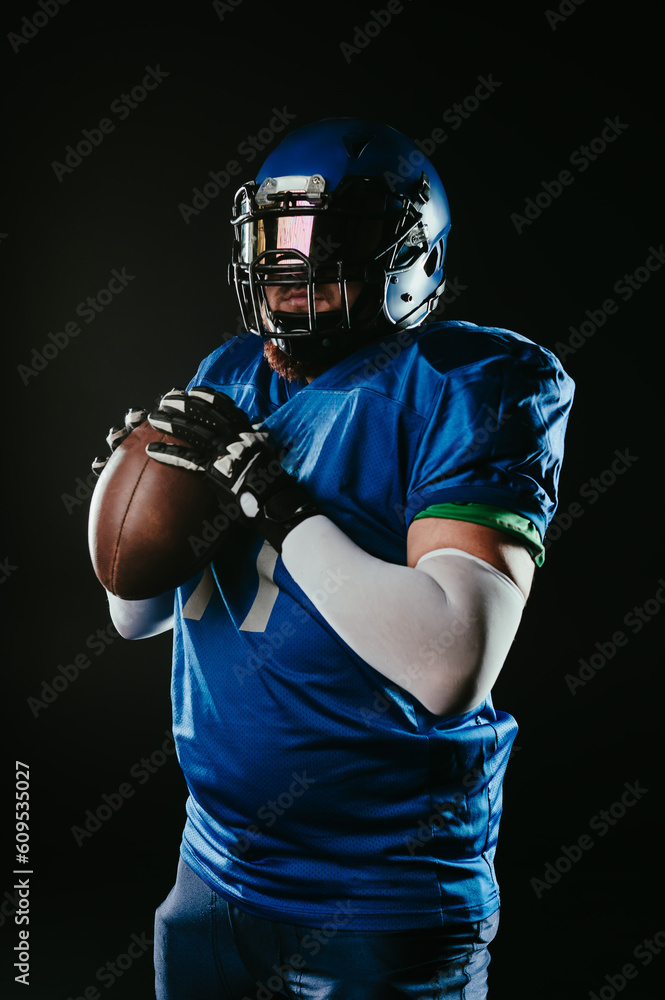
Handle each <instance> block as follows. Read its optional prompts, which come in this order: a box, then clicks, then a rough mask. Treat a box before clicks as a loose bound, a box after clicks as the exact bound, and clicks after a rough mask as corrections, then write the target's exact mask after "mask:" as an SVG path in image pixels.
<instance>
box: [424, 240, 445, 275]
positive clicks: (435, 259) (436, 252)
mask: <svg viewBox="0 0 665 1000" xmlns="http://www.w3.org/2000/svg"><path fill="white" fill-rule="evenodd" d="M440 263H441V242H440V241H439V242H438V243H437V244H436V245H435V246H433V247H432V249H431V250H430V252H429V253H428V255H427V259H426V261H425V263H424V264H423V270H424V271H425V274H426V275H427V277H428V278H431V277H432V275H433V274H434V272H435V271H436V270H437V268H438V267H439V264H440Z"/></svg>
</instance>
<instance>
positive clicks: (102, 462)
mask: <svg viewBox="0 0 665 1000" xmlns="http://www.w3.org/2000/svg"><path fill="white" fill-rule="evenodd" d="M147 416H148V411H147V410H140V409H135V408H134V407H132V408H130V409H129V410H127V413H126V414H125V422H124V424H118V425H116V426H114V427H112V428H111V430H110V431H109V432H108V435H107V437H106V443H107V445H108V446H109V448H110V449H111V453H113V452H114V451H115V450H116V448H118V447H119V446H120V445H121V444H122V442H123V441H124V440H125V438H126V437H128V435H129V434H131V432H132V431H133V430H134V428H135V427H138V426H139V424H142V423H143V421H144V420H145V419H146V417H147ZM110 457H111V455H105V456H102V457H101V458H100V457H99V456H97V457H96V458H94V459H93V461H92V471H93V472H94V473H95V475H96V476H101V474H102V472H103V471H104V469H105V468H106V465H107V463H108V460H109V458H110Z"/></svg>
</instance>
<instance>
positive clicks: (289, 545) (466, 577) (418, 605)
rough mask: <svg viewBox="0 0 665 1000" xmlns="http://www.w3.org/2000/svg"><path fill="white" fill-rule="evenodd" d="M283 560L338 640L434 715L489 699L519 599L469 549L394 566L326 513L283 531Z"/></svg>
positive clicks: (518, 594)
mask: <svg viewBox="0 0 665 1000" xmlns="http://www.w3.org/2000/svg"><path fill="white" fill-rule="evenodd" d="M282 559H283V560H284V565H285V566H286V568H287V570H288V571H289V573H290V574H291V576H292V577H293V579H294V580H295V582H296V583H297V584H298V586H299V587H300V588H301V589H302V590H303V591H304V593H305V594H306V595H307V597H308V598H309V599H310V600H311V601H312V603H313V604H314V605H315V606H316V607H317V609H318V611H319V612H320V613H321V615H322V616H323V617H324V618H325V620H326V621H327V622H328V624H329V625H330V626H331V627H332V628H333V629H334V630H335V631H336V632H337V634H338V635H339V636H340V638H341V639H343V640H344V642H345V643H346V644H347V645H348V646H350V647H351V649H352V650H353V651H354V652H355V653H357V655H358V656H360V657H361V658H362V659H363V660H365V661H366V662H367V663H369V664H370V666H372V667H374V668H375V669H376V670H378V671H379V672H380V673H382V674H383V675H384V676H385V677H388V678H389V679H390V680H392V681H395V682H396V683H397V684H399V685H400V686H401V687H403V688H404V689H405V690H407V691H409V692H410V693H411V694H413V695H415V697H416V698H418V700H419V701H420V702H421V703H422V704H423V705H424V706H425V708H427V709H428V710H429V711H430V712H433V713H435V714H437V715H457V714H460V713H461V712H465V711H470V710H471V709H472V708H475V707H476V706H477V705H479V704H481V702H482V701H483V700H484V699H485V698H486V697H487V695H488V693H489V691H490V690H491V688H492V686H493V685H494V682H495V681H496V678H497V676H498V674H499V671H500V670H501V667H502V666H503V663H504V660H505V658H506V655H507V653H508V650H509V649H510V646H511V644H512V642H513V639H514V638H515V634H516V632H517V628H518V626H519V623H520V618H521V616H522V611H523V610H524V605H525V603H526V601H525V598H524V595H523V594H522V591H521V590H520V589H519V587H518V586H517V585H516V584H515V583H513V582H512V580H510V579H509V578H508V577H507V576H506V575H505V574H503V573H501V572H500V571H499V570H497V569H495V568H494V567H493V566H491V565H490V564H489V563H487V562H485V560H483V559H479V558H477V557H476V556H472V555H470V554H469V553H468V552H463V551H462V550H460V549H437V550H435V551H432V552H428V553H427V554H426V555H424V556H423V557H422V558H421V559H420V560H419V561H418V564H417V566H416V567H415V568H411V567H408V566H398V565H395V564H394V563H387V562H384V561H383V560H382V559H376V558H375V557H374V556H371V555H369V554H368V553H367V552H365V551H364V550H363V549H361V548H359V547H358V546H357V545H356V544H355V543H354V542H352V541H351V539H350V538H348V536H347V535H345V534H344V532H342V531H341V530H340V529H339V528H338V527H337V526H336V525H335V524H333V523H332V521H330V520H329V519H328V518H327V517H324V516H323V515H318V516H316V517H310V518H308V519H307V520H306V521H303V522H302V523H301V524H299V525H297V527H295V528H294V529H293V531H291V532H289V534H288V535H287V536H286V539H285V541H284V545H283V550H282Z"/></svg>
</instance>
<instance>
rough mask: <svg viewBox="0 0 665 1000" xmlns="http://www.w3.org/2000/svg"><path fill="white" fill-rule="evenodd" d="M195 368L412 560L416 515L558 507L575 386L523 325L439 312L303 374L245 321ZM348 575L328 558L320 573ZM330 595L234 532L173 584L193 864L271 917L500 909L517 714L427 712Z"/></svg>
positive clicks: (238, 900) (343, 922)
mask: <svg viewBox="0 0 665 1000" xmlns="http://www.w3.org/2000/svg"><path fill="white" fill-rule="evenodd" d="M191 384H192V385H194V384H204V385H208V386H211V387H213V388H216V389H219V390H221V391H224V392H226V393H228V395H230V396H231V397H232V398H233V399H234V400H235V402H236V403H237V404H238V405H239V406H241V407H242V408H243V409H245V410H246V412H247V413H248V414H249V416H250V418H251V419H252V421H253V422H256V421H264V424H265V427H266V428H267V429H268V430H269V431H270V434H271V437H272V438H273V440H274V441H275V442H276V443H278V444H279V445H281V446H283V447H286V448H287V449H288V450H287V453H286V456H285V458H284V459H283V464H284V466H285V468H287V470H288V471H289V472H291V473H292V474H293V475H295V476H297V477H298V479H299V480H300V481H301V482H302V483H303V484H304V485H305V486H306V487H307V489H308V490H309V491H310V492H311V494H312V495H313V496H314V498H315V499H316V500H317V501H318V503H319V505H320V506H321V508H322V510H323V511H324V512H325V513H326V514H327V515H328V516H329V517H330V518H331V519H332V520H333V521H334V522H335V523H336V524H338V526H339V527H340V528H341V529H342V530H343V531H345V532H346V533H347V534H348V535H349V537H350V538H351V539H352V540H353V541H355V542H356V543H357V544H358V545H360V546H361V547H362V548H364V549H365V550H366V551H368V552H370V553H371V554H373V555H375V556H377V557H378V558H382V559H385V560H387V561H390V562H394V563H398V564H401V565H404V564H405V563H406V533H407V530H408V525H409V523H410V521H411V520H412V518H413V517H414V516H415V515H416V514H417V513H419V512H421V511H423V510H425V509H426V508H427V507H428V506H430V505H432V504H435V503H445V502H470V501H474V502H482V503H493V504H495V505H497V506H502V507H507V508H508V509H510V510H512V511H515V512H517V513H519V514H520V515H521V516H523V517H525V518H528V519H529V520H530V521H531V522H532V523H533V524H535V525H536V527H537V528H538V531H539V532H540V533H541V536H542V534H544V531H545V528H546V526H547V523H548V522H549V519H550V518H551V516H552V515H553V513H554V510H555V506H556V488H557V481H558V475H559V467H560V462H561V456H562V450H563V434H564V429H565V424H566V420H567V416H568V411H569V408H570V403H571V399H572V382H571V381H570V379H569V378H568V376H567V375H565V373H564V372H563V370H562V369H561V366H560V365H559V362H558V360H557V359H556V358H555V357H554V355H552V354H551V353H550V352H548V351H546V350H544V349H542V348H540V347H538V346H537V345H535V344H533V343H532V342H531V341H529V340H527V339H526V338H524V337H520V336H519V335H517V334H514V333H511V332H510V331H507V330H500V329H496V328H492V329H487V328H480V327H477V326H474V325H473V324H470V323H440V324H432V325H431V326H426V327H423V328H420V329H417V330H413V331H407V333H406V335H405V334H404V333H402V334H400V335H399V336H394V337H391V338H387V339H386V340H385V341H383V342H382V343H381V344H371V345H367V346H365V347H364V348H362V349H361V350H360V351H358V352H356V353H355V354H353V355H351V356H350V357H349V358H346V359H344V360H343V361H341V362H340V363H339V364H337V365H335V366H334V368H332V369H329V370H328V371H327V372H325V373H324V374H323V375H321V376H319V377H318V378H317V379H315V380H314V382H312V383H311V384H310V385H306V384H305V383H289V384H287V383H286V382H284V381H283V380H282V379H280V378H278V377H277V376H276V375H275V374H274V373H272V372H271V370H270V369H269V367H268V365H267V364H266V362H265V361H264V360H263V357H262V342H261V341H260V339H259V338H258V337H253V336H251V337H246V338H242V337H241V338H236V339H234V340H232V341H230V342H228V343H227V344H225V345H223V346H222V347H221V348H219V349H218V350H217V351H215V352H214V353H213V354H212V355H210V357H209V358H207V359H206V360H205V361H204V362H203V363H202V365H201V367H200V369H199V371H198V373H197V375H196V377H195V378H194V379H193V381H192V383H191ZM343 583H344V580H343V574H342V573H341V570H340V569H339V568H338V567H331V568H330V575H329V580H327V581H326V582H325V584H324V588H325V587H330V588H332V587H336V586H343ZM325 596H326V595H325V589H323V590H322V593H321V595H320V601H317V605H316V606H315V605H314V604H313V603H311V602H310V601H309V600H308V598H307V597H306V596H305V595H304V594H303V592H302V591H301V590H300V588H299V587H298V586H297V585H296V584H295V583H294V581H293V580H292V579H291V577H290V576H289V574H288V573H287V572H286V569H285V567H284V565H283V563H282V560H281V559H280V558H278V557H277V555H276V553H275V552H274V551H273V550H272V549H270V547H269V546H268V545H267V543H264V542H263V540H262V539H260V538H258V537H257V536H256V535H255V534H254V533H253V532H252V530H251V529H250V528H243V529H239V528H238V526H234V531H232V532H231V533H230V534H229V538H228V541H227V542H226V543H225V544H224V546H223V547H222V549H221V550H220V551H219V553H218V554H217V555H216V557H215V559H214V561H213V563H212V565H211V567H209V568H208V569H206V570H205V571H204V572H203V573H201V574H199V576H197V577H196V578H194V579H193V580H191V581H189V583H188V584H186V585H185V586H184V587H181V588H180V589H179V591H178V592H177V594H176V615H175V626H174V663H173V680H172V698H173V731H174V736H175V739H176V745H177V750H178V757H179V760H180V764H181V766H182V769H183V772H184V775H185V779H186V781H187V785H188V788H189V792H190V795H189V798H188V801H187V807H186V809H187V822H186V825H185V830H184V834H183V840H182V845H181V852H182V855H183V857H184V860H185V861H186V862H187V864H189V865H190V867H192V868H193V869H194V871H195V872H197V874H198V875H199V876H200V877H201V878H202V879H203V880H204V881H205V882H207V884H208V885H210V887H211V888H213V889H214V890H215V891H216V892H218V893H220V894H221V895H223V896H224V897H225V898H227V899H228V900H229V901H231V902H232V903H233V904H234V905H236V906H238V907H240V908H243V909H245V910H247V911H249V912H251V913H254V914H256V915H257V916H263V917H267V918H269V919H273V920H279V921H286V922H291V923H296V924H301V925H306V926H313V927H323V926H325V925H326V924H328V925H329V923H330V921H331V920H332V921H334V923H335V926H337V927H345V928H347V929H366V930H401V929H408V928H418V927H437V926H444V925H445V924H446V923H448V922H459V921H466V920H469V921H472V920H479V919H482V918H484V917H486V916H489V914H491V913H492V912H493V911H494V910H496V909H497V907H498V905H499V893H498V886H497V882H496V877H495V872H494V854H495V849H496V841H497V834H498V827H499V820H500V816H501V806H502V780H503V775H504V771H505V767H506V764H507V761H508V757H509V753H510V747H511V744H512V742H513V740H514V737H515V734H516V731H517V726H516V723H515V720H514V719H513V718H512V717H511V716H510V715H508V714H507V713H505V712H501V711H497V710H495V708H494V706H493V704H492V700H491V698H488V699H487V700H486V701H485V702H484V703H483V704H482V705H479V706H478V707H477V708H476V709H475V710H474V711H472V712H468V713H465V714H464V715H461V716H456V717H452V718H448V717H444V718H442V717H439V716H435V715H432V714H431V713H429V712H428V711H427V710H426V709H425V708H424V706H422V705H421V704H420V703H419V702H418V701H417V699H415V698H414V697H413V696H410V695H408V694H407V692H406V691H404V689H402V688H401V687H399V686H398V685H396V684H393V683H391V682H390V681H388V680H387V679H386V678H385V677H383V676H382V675H381V674H380V673H379V672H378V671H376V670H375V669H374V668H372V667H370V666H369V664H367V663H365V662H364V661H363V660H361V659H360V658H359V657H358V656H356V654H355V653H354V652H353V651H352V650H351V649H350V648H349V647H348V646H347V645H346V644H345V643H344V642H343V641H342V640H341V639H340V638H339V637H338V636H337V635H336V634H335V633H334V631H333V630H332V629H331V628H330V626H329V625H328V624H327V623H326V621H325V620H324V618H323V617H322V615H321V614H320V613H319V610H318V608H319V607H321V606H322V604H321V602H324V601H325ZM438 641H439V642H440V646H441V648H443V649H445V646H446V642H447V641H449V640H447V637H446V635H444V634H442V635H441V636H440V637H438ZM419 655H422V657H423V659H424V660H425V659H426V658H427V657H431V656H433V655H435V651H434V650H433V649H432V648H431V645H430V646H425V645H424V646H423V649H422V650H420V651H419Z"/></svg>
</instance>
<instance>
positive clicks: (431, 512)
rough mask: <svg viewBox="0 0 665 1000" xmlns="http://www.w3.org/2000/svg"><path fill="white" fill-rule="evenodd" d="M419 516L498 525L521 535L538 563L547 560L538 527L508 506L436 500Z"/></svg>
mask: <svg viewBox="0 0 665 1000" xmlns="http://www.w3.org/2000/svg"><path fill="white" fill-rule="evenodd" d="M419 517H447V518H451V519H452V520H454V521H473V522H474V523H475V524H485V525H487V527H488V528H497V529H498V530H499V531H505V532H506V534H508V535H513V537H515V538H519V540H520V541H521V542H522V544H523V545H524V546H525V547H526V548H527V550H528V552H529V555H530V556H531V558H532V559H533V561H534V563H535V564H536V566H542V565H543V563H544V562H545V547H544V545H543V543H542V542H541V540H540V535H539V534H538V529H537V528H536V526H535V525H534V524H532V523H531V521H529V520H528V519H527V518H526V517H522V515H521V514H515V513H513V511H511V510H506V509H505V508H504V507H494V506H492V505H491V504H487V503H436V504H433V505H432V506H431V507H427V508H426V510H421V511H420V513H419V514H416V516H415V517H414V519H413V520H414V521H415V520H417V519H418V518H419Z"/></svg>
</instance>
